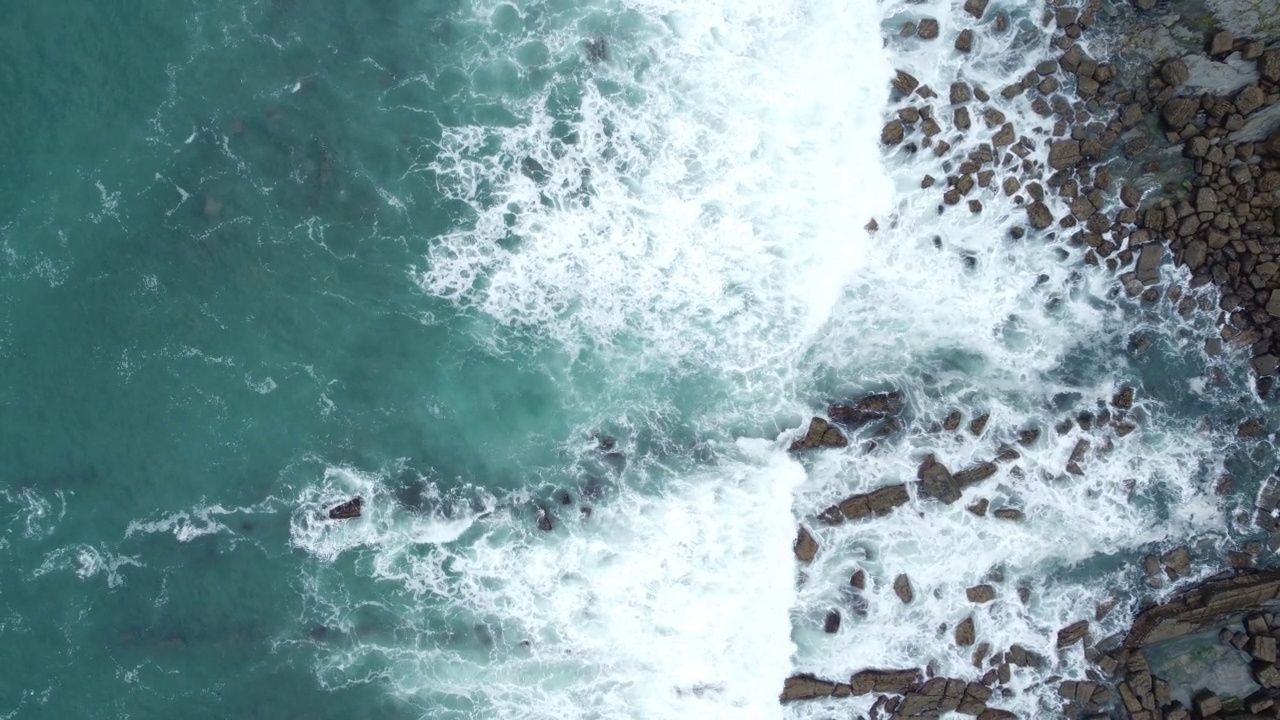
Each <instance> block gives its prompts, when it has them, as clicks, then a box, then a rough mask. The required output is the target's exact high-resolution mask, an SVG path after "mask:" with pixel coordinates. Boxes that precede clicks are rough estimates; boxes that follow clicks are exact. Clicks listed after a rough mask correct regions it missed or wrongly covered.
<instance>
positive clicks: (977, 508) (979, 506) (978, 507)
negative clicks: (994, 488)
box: [965, 498, 991, 517]
mask: <svg viewBox="0 0 1280 720" xmlns="http://www.w3.org/2000/svg"><path fill="white" fill-rule="evenodd" d="M990 505H991V501H990V500H987V499H986V498H982V499H981V500H979V501H978V502H976V503H974V504H972V505H970V506H969V507H967V508H965V510H968V511H969V512H971V513H973V514H974V515H977V516H978V517H986V515H987V507H989V506H990Z"/></svg>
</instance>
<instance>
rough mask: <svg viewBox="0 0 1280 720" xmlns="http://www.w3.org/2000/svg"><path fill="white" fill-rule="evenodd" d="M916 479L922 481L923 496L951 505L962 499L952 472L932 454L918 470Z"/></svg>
mask: <svg viewBox="0 0 1280 720" xmlns="http://www.w3.org/2000/svg"><path fill="white" fill-rule="evenodd" d="M916 478H917V479H919V480H920V484H921V486H922V488H921V493H920V494H921V495H922V496H924V497H931V498H934V499H936V500H938V501H939V502H941V503H944V504H946V505H950V504H951V503H953V502H955V501H956V500H959V499H960V489H959V488H958V487H957V486H956V482H955V479H954V478H952V477H951V471H949V470H947V468H946V466H945V465H943V464H942V463H940V462H938V461H937V460H936V459H935V458H934V456H933V455H932V454H930V455H929V456H927V457H926V458H925V459H924V462H922V463H920V467H919V468H917V469H916Z"/></svg>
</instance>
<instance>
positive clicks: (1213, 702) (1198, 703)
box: [1191, 690, 1222, 718]
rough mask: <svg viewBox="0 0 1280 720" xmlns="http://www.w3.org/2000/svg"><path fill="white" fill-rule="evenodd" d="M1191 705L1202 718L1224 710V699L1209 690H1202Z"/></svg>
mask: <svg viewBox="0 0 1280 720" xmlns="http://www.w3.org/2000/svg"><path fill="white" fill-rule="evenodd" d="M1191 706H1192V707H1193V708H1195V711H1196V714H1197V715H1199V716H1200V717H1202V718H1207V717H1211V716H1213V715H1217V714H1218V713H1220V712H1222V701H1221V700H1219V699H1218V696H1217V695H1214V694H1213V693H1211V692H1209V691H1208V690H1204V691H1201V692H1200V693H1198V694H1196V696H1195V697H1194V698H1193V699H1192V700H1191Z"/></svg>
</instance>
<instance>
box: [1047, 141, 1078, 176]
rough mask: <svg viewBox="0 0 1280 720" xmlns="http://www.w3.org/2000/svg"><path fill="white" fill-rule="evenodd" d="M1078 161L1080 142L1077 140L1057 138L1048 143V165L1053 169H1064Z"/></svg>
mask: <svg viewBox="0 0 1280 720" xmlns="http://www.w3.org/2000/svg"><path fill="white" fill-rule="evenodd" d="M1079 162H1080V142H1079V141H1078V140H1058V141H1056V142H1053V143H1050V145H1049V167H1051V168H1053V169H1054V170H1065V169H1067V168H1069V167H1072V166H1074V165H1075V164H1076V163H1079Z"/></svg>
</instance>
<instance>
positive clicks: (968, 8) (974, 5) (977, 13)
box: [964, 0, 987, 20]
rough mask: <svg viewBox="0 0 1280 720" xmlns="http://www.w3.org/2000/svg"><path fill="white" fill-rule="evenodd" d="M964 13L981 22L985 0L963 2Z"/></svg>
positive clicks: (985, 4) (985, 6)
mask: <svg viewBox="0 0 1280 720" xmlns="http://www.w3.org/2000/svg"><path fill="white" fill-rule="evenodd" d="M964 11H965V12H967V13H969V14H970V15H972V16H974V17H975V18H978V19H979V20H981V19H982V14H983V13H985V12H986V11H987V0H964Z"/></svg>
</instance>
